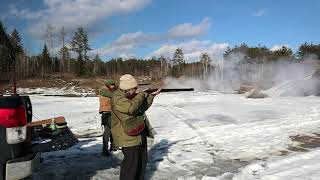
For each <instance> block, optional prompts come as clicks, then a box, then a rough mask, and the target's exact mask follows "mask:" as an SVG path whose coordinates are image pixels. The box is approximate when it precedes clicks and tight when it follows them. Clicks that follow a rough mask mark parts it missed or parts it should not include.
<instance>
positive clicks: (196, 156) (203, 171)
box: [31, 91, 320, 180]
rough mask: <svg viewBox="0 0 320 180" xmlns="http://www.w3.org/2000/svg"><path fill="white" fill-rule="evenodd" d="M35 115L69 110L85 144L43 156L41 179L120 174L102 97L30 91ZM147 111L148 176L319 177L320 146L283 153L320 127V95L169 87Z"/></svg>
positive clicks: (68, 117)
mask: <svg viewBox="0 0 320 180" xmlns="http://www.w3.org/2000/svg"><path fill="white" fill-rule="evenodd" d="M31 99H32V102H33V108H34V115H35V117H36V118H34V119H46V118H50V117H55V116H64V117H65V118H66V120H67V122H68V126H69V127H70V128H71V130H72V131H73V132H74V133H75V134H77V135H78V136H83V137H87V138H82V139H80V143H79V144H77V145H75V146H74V147H72V148H70V149H68V150H64V151H57V152H49V153H44V154H42V157H43V158H44V162H43V164H42V165H41V167H40V169H39V171H38V172H37V173H36V174H35V176H34V179H46V178H48V177H51V178H54V179H77V178H78V179H81V178H83V179H118V176H119V171H120V163H121V159H122V154H121V151H117V152H115V153H113V155H112V157H110V158H106V157H103V156H101V155H100V153H101V149H102V139H101V137H98V136H99V135H101V132H102V129H101V126H100V123H101V122H100V115H99V114H98V106H99V105H98V98H97V97H85V98H84V97H45V96H38V95H33V96H31ZM147 115H148V117H149V119H150V121H151V123H152V125H153V127H154V129H155V131H156V132H157V134H156V136H155V139H154V140H149V164H148V167H147V175H146V176H147V179H222V180H224V179H235V180H247V179H317V177H319V172H320V171H319V170H320V166H319V163H320V159H319V155H320V149H318V148H315V149H310V150H309V151H308V152H292V153H289V154H288V155H282V154H281V152H282V151H283V150H287V149H288V147H289V146H296V145H297V142H294V141H292V140H291V139H290V137H289V136H294V135H299V134H309V135H312V133H316V132H319V131H320V98H319V97H315V96H309V97H277V98H272V97H271V98H265V99H247V98H245V97H244V96H243V95H238V94H226V93H219V92H214V91H207V92H181V93H162V94H160V95H159V96H157V97H156V98H155V102H154V104H153V105H152V106H151V108H150V109H149V111H148V112H147Z"/></svg>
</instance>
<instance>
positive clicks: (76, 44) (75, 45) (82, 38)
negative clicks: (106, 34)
mask: <svg viewBox="0 0 320 180" xmlns="http://www.w3.org/2000/svg"><path fill="white" fill-rule="evenodd" d="M71 50H72V51H74V52H76V53H77V54H78V58H77V59H78V70H77V74H78V75H84V74H85V69H84V67H85V61H84V60H87V59H88V57H87V51H89V50H91V49H90V46H89V44H88V36H87V33H86V31H85V30H84V29H83V28H82V27H79V28H78V29H77V31H76V32H75V33H74V36H73V38H72V41H71Z"/></svg>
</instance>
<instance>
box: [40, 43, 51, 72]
mask: <svg viewBox="0 0 320 180" xmlns="http://www.w3.org/2000/svg"><path fill="white" fill-rule="evenodd" d="M50 59H51V58H50V54H49V51H48V48H47V45H46V44H45V45H44V47H43V50H42V53H41V58H40V61H41V77H42V78H44V73H45V72H48V70H49V69H50V67H51V60H50Z"/></svg>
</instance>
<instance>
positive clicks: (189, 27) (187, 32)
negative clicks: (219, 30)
mask: <svg viewBox="0 0 320 180" xmlns="http://www.w3.org/2000/svg"><path fill="white" fill-rule="evenodd" d="M210 26H211V20H210V19H209V18H208V17H206V18H204V19H203V20H202V21H201V22H200V24H196V25H193V24H192V23H184V24H179V25H177V26H175V27H173V28H171V29H170V30H169V31H168V33H167V36H168V37H174V38H190V37H196V36H200V35H203V34H206V33H207V32H208V30H209V28H210Z"/></svg>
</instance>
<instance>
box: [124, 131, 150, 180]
mask: <svg viewBox="0 0 320 180" xmlns="http://www.w3.org/2000/svg"><path fill="white" fill-rule="evenodd" d="M122 153H123V155H124V159H123V161H122V164H121V170H120V180H144V175H145V172H146V167H147V162H148V150H147V137H146V136H145V135H142V143H141V144H140V145H138V146H133V147H122Z"/></svg>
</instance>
